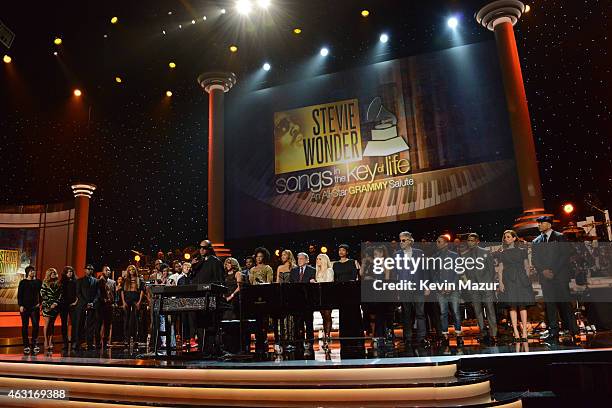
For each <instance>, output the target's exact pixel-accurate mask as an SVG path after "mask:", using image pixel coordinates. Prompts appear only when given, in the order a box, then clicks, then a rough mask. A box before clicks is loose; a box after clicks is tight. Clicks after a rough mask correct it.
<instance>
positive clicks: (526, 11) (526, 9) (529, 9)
mask: <svg viewBox="0 0 612 408" xmlns="http://www.w3.org/2000/svg"><path fill="white" fill-rule="evenodd" d="M530 11H531V6H530V5H529V4H526V5H525V13H529V12H530Z"/></svg>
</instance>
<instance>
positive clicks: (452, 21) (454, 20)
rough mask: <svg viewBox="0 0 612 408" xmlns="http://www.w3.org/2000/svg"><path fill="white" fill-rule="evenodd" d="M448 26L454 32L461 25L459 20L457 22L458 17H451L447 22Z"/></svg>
mask: <svg viewBox="0 0 612 408" xmlns="http://www.w3.org/2000/svg"><path fill="white" fill-rule="evenodd" d="M446 24H447V25H448V26H449V27H450V28H451V29H453V30H454V29H455V28H457V26H458V25H459V20H457V17H451V18H449V19H448V20H447V21H446Z"/></svg>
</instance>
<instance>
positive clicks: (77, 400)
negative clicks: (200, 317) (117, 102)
mask: <svg viewBox="0 0 612 408" xmlns="http://www.w3.org/2000/svg"><path fill="white" fill-rule="evenodd" d="M64 360H65V361H64V362H63V363H55V364H50V363H48V362H37V361H36V360H31V361H28V360H21V361H12V362H11V361H6V360H5V361H0V389H3V390H10V389H39V390H40V389H61V390H65V391H66V392H67V395H68V397H69V399H70V402H67V401H59V404H58V402H57V401H49V400H27V401H28V404H26V405H23V401H19V400H15V399H7V398H6V397H4V396H3V397H0V404H1V406H3V407H4V406H6V407H13V406H28V407H60V406H61V407H72V406H74V407H81V406H88V407H90V406H91V407H107V406H108V407H117V406H122V405H121V404H124V405H125V404H140V405H129V406H131V407H135V406H136V407H137V406H152V405H154V406H156V407H159V406H184V407H187V406H203V405H205V406H245V407H259V406H262V407H263V406H270V407H290V406H312V407H314V406H373V405H376V406H395V407H399V406H422V407H434V406H435V407H440V406H457V405H461V406H508V407H520V406H521V404H520V399H519V398H515V399H513V400H512V401H503V402H499V401H495V400H493V399H492V398H491V388H490V382H489V377H488V376H480V377H476V378H473V379H458V378H456V377H455V376H454V374H455V373H456V371H457V365H456V364H455V362H454V361H449V362H446V363H425V364H405V365H401V364H398V365H388V366H384V365H371V366H363V367H342V366H335V365H333V364H330V365H312V366H308V365H307V364H304V365H299V366H297V367H291V366H280V367H274V366H256V365H248V367H247V368H242V367H240V368H237V366H232V367H230V368H199V367H198V366H197V365H196V366H193V367H190V368H174V367H163V366H161V367H160V366H154V367H145V366H142V367H138V366H127V367H126V366H118V365H121V364H120V362H121V360H115V361H114V362H113V361H110V362H109V364H108V365H106V364H98V365H96V364H88V365H86V364H75V363H67V362H66V361H70V359H68V360H66V359H64ZM141 361H142V360H141ZM113 363H115V365H113ZM145 364H146V361H145ZM83 403H86V404H88V405H82V404H83ZM20 404H21V405H20Z"/></svg>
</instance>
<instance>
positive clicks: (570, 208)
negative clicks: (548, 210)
mask: <svg viewBox="0 0 612 408" xmlns="http://www.w3.org/2000/svg"><path fill="white" fill-rule="evenodd" d="M563 212H564V213H566V214H568V215H569V214H571V213H573V212H574V205H573V204H572V203H567V204H565V205H564V206H563Z"/></svg>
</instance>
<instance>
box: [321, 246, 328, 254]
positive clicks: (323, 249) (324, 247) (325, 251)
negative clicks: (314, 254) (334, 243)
mask: <svg viewBox="0 0 612 408" xmlns="http://www.w3.org/2000/svg"><path fill="white" fill-rule="evenodd" d="M321 253H322V254H326V253H327V247H326V246H322V247H321Z"/></svg>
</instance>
